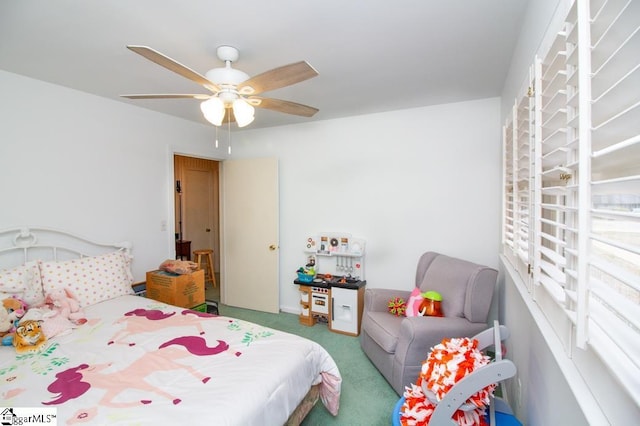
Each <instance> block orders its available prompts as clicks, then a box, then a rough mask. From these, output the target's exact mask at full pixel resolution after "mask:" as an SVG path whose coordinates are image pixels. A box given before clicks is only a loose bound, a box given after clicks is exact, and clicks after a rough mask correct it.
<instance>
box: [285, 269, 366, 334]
mask: <svg viewBox="0 0 640 426" xmlns="http://www.w3.org/2000/svg"><path fill="white" fill-rule="evenodd" d="M293 282H294V284H297V285H299V286H300V323H301V324H304V325H307V326H313V325H314V324H315V323H316V322H323V323H327V324H328V325H329V330H331V331H334V332H336V333H341V334H348V335H351V336H358V335H359V334H360V323H361V321H362V310H363V308H364V289H365V286H366V285H367V282H366V281H365V280H360V279H356V278H352V277H348V276H346V277H345V276H333V275H328V274H327V275H323V274H318V275H316V278H315V279H314V280H313V281H312V282H302V281H300V280H299V279H296V280H294V281H293Z"/></svg>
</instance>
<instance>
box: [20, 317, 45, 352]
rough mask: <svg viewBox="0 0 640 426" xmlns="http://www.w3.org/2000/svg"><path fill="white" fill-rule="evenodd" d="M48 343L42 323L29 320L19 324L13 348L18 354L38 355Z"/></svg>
mask: <svg viewBox="0 0 640 426" xmlns="http://www.w3.org/2000/svg"><path fill="white" fill-rule="evenodd" d="M46 343H47V338H46V337H45V335H44V333H43V332H42V328H41V326H40V321H34V320H27V321H22V322H20V324H18V328H17V329H16V334H15V336H14V338H13V346H14V347H15V348H16V352H17V353H18V354H30V353H38V352H40V351H41V350H42V349H44V346H45V345H46Z"/></svg>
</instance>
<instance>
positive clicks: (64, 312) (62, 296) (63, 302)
mask: <svg viewBox="0 0 640 426" xmlns="http://www.w3.org/2000/svg"><path fill="white" fill-rule="evenodd" d="M45 304H47V305H49V306H50V307H51V309H52V310H53V311H57V312H58V314H59V315H60V316H61V317H62V318H66V319H68V320H70V321H71V322H72V323H73V324H75V325H81V324H84V323H85V322H87V318H86V317H85V315H84V312H83V311H82V309H80V302H78V299H77V298H76V296H75V295H74V294H73V292H72V291H71V290H69V289H68V288H64V289H58V290H54V291H51V292H49V293H48V294H47V295H46V297H45Z"/></svg>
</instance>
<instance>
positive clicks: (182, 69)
mask: <svg viewBox="0 0 640 426" xmlns="http://www.w3.org/2000/svg"><path fill="white" fill-rule="evenodd" d="M127 49H129V50H131V51H133V52H135V53H137V54H138V55H141V56H144V57H145V58H147V59H148V60H150V61H152V62H155V63H156V64H158V65H160V66H161V67H165V68H166V69H168V70H170V71H173V72H175V73H176V74H179V75H181V76H183V77H185V78H188V79H189V80H191V81H193V82H196V83H198V84H200V85H202V86H204V87H206V88H207V89H209V90H211V91H212V92H214V93H218V92H219V91H220V88H219V87H218V86H217V85H216V84H214V83H212V82H210V81H209V80H207V79H206V78H205V77H204V76H202V75H201V74H198V73H197V72H195V71H194V70H192V69H191V68H189V67H187V66H186V65H182V64H181V63H180V62H177V61H174V60H173V59H171V58H169V57H168V56H165V55H163V54H162V53H160V52H158V51H157V50H154V49H152V48H150V47H147V46H133V45H128V46H127Z"/></svg>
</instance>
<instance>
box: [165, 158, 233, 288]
mask: <svg viewBox="0 0 640 426" xmlns="http://www.w3.org/2000/svg"><path fill="white" fill-rule="evenodd" d="M176 155H181V156H183V157H192V158H201V159H203V160H211V161H218V162H222V161H224V160H225V158H221V157H216V156H211V155H205V154H201V153H194V152H190V151H187V150H184V149H183V148H178V147H175V146H169V147H168V149H167V156H166V169H167V171H168V173H167V180H166V182H165V184H166V189H167V199H168V200H169V201H168V203H167V210H168V211H167V218H168V219H167V220H166V222H165V221H164V220H163V228H165V229H166V231H167V256H166V258H167V259H173V258H174V257H175V249H176V240H175V235H176V231H177V230H176V226H175V223H176V212H175V203H176V186H175V185H176V173H175V170H174V163H173V161H174V160H173V159H174V157H175V156H176ZM218 198H221V197H220V191H218ZM221 201H222V200H221V199H220V200H219V203H218V204H219V206H218V215H220V213H221V209H222V205H221V204H220V202H221ZM219 217H220V216H219ZM220 228H221V229H220V232H221V233H222V223H220ZM221 236H222V235H220V237H221ZM219 257H220V268H221V269H222V268H224V265H223V262H222V259H223V253H222V244H220V253H219ZM216 272H219V273H220V274H221V273H222V270H221V271H216ZM220 281H222V279H221V280H220ZM217 284H218V286H220V291H221V292H222V283H221V282H218V283H217Z"/></svg>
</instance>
